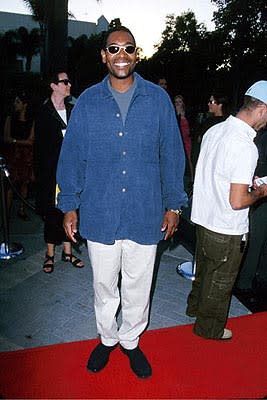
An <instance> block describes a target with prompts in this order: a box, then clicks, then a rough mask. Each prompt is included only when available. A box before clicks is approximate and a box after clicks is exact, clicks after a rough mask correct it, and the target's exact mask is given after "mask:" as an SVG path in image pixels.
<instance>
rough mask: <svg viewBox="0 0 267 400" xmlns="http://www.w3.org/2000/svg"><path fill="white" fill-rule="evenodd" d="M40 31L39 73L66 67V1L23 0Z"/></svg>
mask: <svg viewBox="0 0 267 400" xmlns="http://www.w3.org/2000/svg"><path fill="white" fill-rule="evenodd" d="M23 1H24V3H25V4H26V5H27V6H28V7H29V9H30V10H31V12H32V15H33V18H34V19H35V20H36V21H38V23H39V25H40V31H41V72H42V73H43V74H44V75H46V74H47V73H49V72H50V70H53V69H56V68H60V67H61V68H62V69H65V68H66V67H67V36H68V0H61V1H57V0H23Z"/></svg>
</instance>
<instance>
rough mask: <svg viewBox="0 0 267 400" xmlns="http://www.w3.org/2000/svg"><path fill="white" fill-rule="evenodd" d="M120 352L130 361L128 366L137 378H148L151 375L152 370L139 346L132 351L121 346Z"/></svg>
mask: <svg viewBox="0 0 267 400" xmlns="http://www.w3.org/2000/svg"><path fill="white" fill-rule="evenodd" d="M121 350H122V352H123V353H124V354H126V356H127V357H128V358H129V360H130V366H131V368H132V370H133V372H134V373H135V374H136V375H137V376H138V378H143V379H145V378H149V377H150V376H151V375H152V368H151V365H150V364H149V362H148V360H147V358H146V356H145V355H144V353H143V352H142V350H141V349H140V347H139V346H137V347H136V348H135V349H133V350H127V349H125V348H124V347H122V346H121Z"/></svg>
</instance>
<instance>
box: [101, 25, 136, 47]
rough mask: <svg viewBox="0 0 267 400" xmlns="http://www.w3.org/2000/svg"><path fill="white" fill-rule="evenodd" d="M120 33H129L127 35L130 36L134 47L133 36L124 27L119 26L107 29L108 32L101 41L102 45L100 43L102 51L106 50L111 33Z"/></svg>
mask: <svg viewBox="0 0 267 400" xmlns="http://www.w3.org/2000/svg"><path fill="white" fill-rule="evenodd" d="M121 31H123V32H127V33H129V35H131V36H132V38H133V42H134V45H135V46H136V42H135V38H134V35H133V34H132V32H131V31H130V29H128V28H126V26H123V25H121V26H115V27H113V28H111V29H109V30H108V31H107V32H106V33H105V36H104V39H103V43H102V49H103V50H105V49H106V47H107V42H108V38H109V36H110V35H111V34H112V33H113V32H121Z"/></svg>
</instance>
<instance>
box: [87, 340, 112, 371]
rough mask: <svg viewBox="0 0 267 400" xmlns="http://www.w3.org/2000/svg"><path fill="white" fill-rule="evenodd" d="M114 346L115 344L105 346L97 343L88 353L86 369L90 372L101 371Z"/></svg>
mask: <svg viewBox="0 0 267 400" xmlns="http://www.w3.org/2000/svg"><path fill="white" fill-rule="evenodd" d="M116 346H117V345H116V344H115V345H114V346H105V345H104V344H103V343H99V344H98V345H97V346H96V347H95V349H94V350H93V351H92V353H91V354H90V357H89V360H88V363H87V369H88V370H89V371H91V372H99V371H101V369H103V368H104V367H105V366H106V365H107V363H108V360H109V355H110V353H111V352H112V351H113V350H114V349H115V347H116Z"/></svg>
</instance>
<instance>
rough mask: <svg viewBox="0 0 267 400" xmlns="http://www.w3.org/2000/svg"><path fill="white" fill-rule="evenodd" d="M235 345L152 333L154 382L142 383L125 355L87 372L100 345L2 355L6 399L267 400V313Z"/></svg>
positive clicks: (248, 322) (252, 320)
mask: <svg viewBox="0 0 267 400" xmlns="http://www.w3.org/2000/svg"><path fill="white" fill-rule="evenodd" d="M228 327H229V328H231V329H232V330H233V333H234V337H233V339H232V340H230V341H225V342H222V341H214V340H205V339H203V338H200V337H197V336H195V335H194V334H193V333H192V325H186V326H179V327H172V328H164V329H159V330H155V331H148V332H146V333H145V334H144V335H143V337H142V339H141V347H142V348H143V349H144V351H145V353H146V354H147V356H148V358H149V359H150V361H151V364H152V366H153V376H152V378H150V379H147V380H140V379H138V378H137V377H135V375H134V374H133V373H132V372H131V370H130V367H129V365H128V360H127V358H126V357H125V355H123V354H122V353H121V351H120V349H119V348H117V349H116V350H115V351H114V352H113V353H112V354H111V358H110V362H109V364H108V365H107V367H106V368H105V369H104V370H103V371H101V372H100V373H98V374H92V373H89V372H87V370H86V368H85V366H86V363H87V359H88V355H89V353H90V351H91V350H92V349H93V347H94V346H95V344H96V343H97V340H90V341H81V342H74V343H66V344H58V345H52V346H46V347H38V348H34V349H29V350H19V351H14V352H3V353H0V398H4V399H7V398H9V399H10V398H12V399H14V398H20V399H25V398H28V399H52V398H53V399H189V398H190V399H233V398H238V399H240V398H242V399H255V398H257V399H259V398H263V397H265V396H266V395H267V335H266V331H267V312H262V313H257V314H253V315H249V316H244V317H238V318H232V319H230V320H229V323H228Z"/></svg>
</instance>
